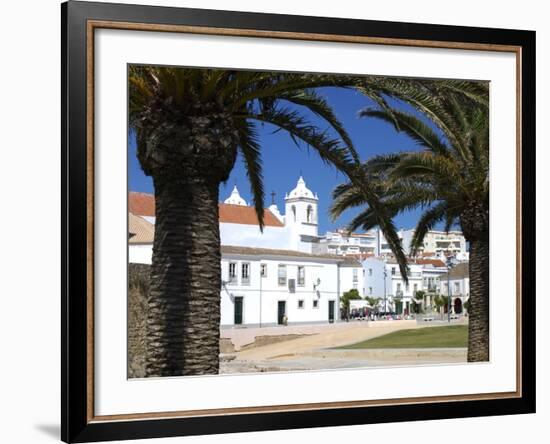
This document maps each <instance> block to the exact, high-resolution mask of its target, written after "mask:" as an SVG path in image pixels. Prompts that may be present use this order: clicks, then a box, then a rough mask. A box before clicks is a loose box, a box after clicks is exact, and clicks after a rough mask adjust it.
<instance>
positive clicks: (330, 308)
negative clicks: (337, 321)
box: [328, 301, 335, 324]
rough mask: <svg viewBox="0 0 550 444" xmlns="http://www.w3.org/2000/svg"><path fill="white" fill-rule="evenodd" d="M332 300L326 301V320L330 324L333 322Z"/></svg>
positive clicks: (333, 304) (333, 303)
mask: <svg viewBox="0 0 550 444" xmlns="http://www.w3.org/2000/svg"><path fill="white" fill-rule="evenodd" d="M334 306H335V302H334V301H328V322H329V323H330V324H332V323H333V322H334Z"/></svg>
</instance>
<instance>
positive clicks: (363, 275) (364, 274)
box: [363, 268, 365, 277]
mask: <svg viewBox="0 0 550 444" xmlns="http://www.w3.org/2000/svg"><path fill="white" fill-rule="evenodd" d="M363 277H365V269H364V268H363Z"/></svg>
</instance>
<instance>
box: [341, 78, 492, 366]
mask: <svg viewBox="0 0 550 444" xmlns="http://www.w3.org/2000/svg"><path fill="white" fill-rule="evenodd" d="M363 92H364V93H365V94H367V95H369V97H371V98H375V100H376V101H377V104H378V106H376V107H373V108H368V109H365V110H362V111H361V113H360V115H361V116H363V117H370V118H376V119H381V120H383V121H386V122H388V123H390V124H392V125H394V127H395V129H396V130H397V131H401V132H404V133H405V134H407V135H408V136H410V137H411V138H412V139H413V140H414V141H415V142H416V143H417V144H418V145H419V147H420V148H421V150H420V151H415V152H399V153H396V154H391V155H382V156H375V157H373V158H371V159H369V160H368V161H367V162H365V163H364V164H363V165H362V167H361V174H357V175H356V176H355V177H354V178H352V180H351V181H350V182H349V183H346V184H342V185H340V186H338V187H337V188H336V189H335V191H334V199H335V200H334V203H333V206H332V209H331V212H332V215H333V217H338V216H339V215H340V214H341V213H342V212H343V211H345V210H346V209H348V208H352V207H365V206H367V208H366V209H365V210H364V211H361V212H360V213H359V214H358V215H357V216H356V217H355V218H354V219H353V220H352V222H351V223H350V226H349V227H348V228H349V229H351V230H354V229H358V228H363V229H371V228H372V227H374V226H376V225H377V220H378V219H379V218H380V215H379V214H377V213H378V211H377V208H375V207H373V206H372V205H371V202H370V200H371V199H370V196H369V195H367V194H366V193H365V188H367V187H368V188H370V189H371V191H374V192H375V193H376V194H377V196H378V197H379V202H377V203H376V204H377V205H378V206H380V205H381V206H382V207H383V208H384V210H385V212H386V214H385V215H384V217H390V218H393V217H394V216H395V215H397V214H398V213H400V212H402V211H405V210H410V209H413V208H418V207H420V208H422V209H423V210H424V211H423V213H422V215H421V217H420V219H419V221H418V223H417V226H416V228H415V234H414V236H413V239H412V243H411V251H410V254H411V255H413V256H414V255H416V254H417V252H418V250H419V249H420V248H421V247H422V245H423V240H424V236H425V235H426V233H427V232H428V231H429V230H431V229H433V228H434V227H435V226H436V224H438V223H444V226H445V230H446V231H449V230H450V229H451V227H453V226H455V225H459V226H460V227H461V229H462V232H463V234H464V237H465V238H466V240H467V241H468V242H469V245H470V265H469V274H470V288H471V290H470V301H471V303H470V310H469V313H470V316H469V339H468V361H470V362H474V361H487V360H488V359H489V282H488V277H489V118H488V114H489V113H488V101H489V92H488V84H487V83H486V82H464V81H452V80H441V81H435V80H407V79H381V78H375V79H370V82H369V84H368V85H367V86H366V87H364V88H363ZM386 96H392V97H394V98H397V99H401V100H404V101H406V102H408V103H409V104H411V105H413V106H414V107H415V108H416V109H417V110H419V111H421V112H422V113H423V114H425V115H426V116H427V117H429V118H430V119H431V120H432V122H433V123H435V125H436V126H437V128H438V129H439V131H436V130H434V129H432V127H431V126H430V125H428V124H427V123H425V122H424V121H423V120H422V119H421V118H419V116H418V114H417V113H413V112H406V111H402V110H400V109H397V108H396V106H392V105H390V104H389V103H388V101H387V100H386ZM386 229H387V228H386ZM386 229H384V228H383V231H384V234H385V235H386ZM390 234H391V235H392V236H393V235H394V234H395V233H390ZM390 246H391V247H392V250H394V253H395V254H396V258H397V260H398V262H399V265H400V268H401V271H402V275H403V276H404V279H405V280H406V279H407V263H406V258H405V256H404V255H403V252H402V248H401V246H397V247H395V246H393V245H390Z"/></svg>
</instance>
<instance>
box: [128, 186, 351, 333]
mask: <svg viewBox="0 0 550 444" xmlns="http://www.w3.org/2000/svg"><path fill="white" fill-rule="evenodd" d="M284 201H285V214H284V215H283V214H281V213H280V212H279V210H278V208H277V206H276V205H275V204H272V205H271V206H270V207H269V209H266V210H265V212H264V229H263V232H262V231H260V229H259V225H258V218H257V216H256V212H255V209H254V208H253V207H251V206H249V205H247V203H246V201H245V200H244V199H243V198H242V197H241V196H240V194H239V191H238V189H237V187H234V188H233V190H232V192H231V195H230V196H229V197H228V198H227V199H225V201H224V202H223V203H220V204H219V220H220V235H221V252H222V261H221V272H222V281H223V285H222V288H221V293H220V296H221V324H222V326H233V325H248V326H251V325H252V326H254V325H276V324H280V323H282V322H283V321H284V322H287V323H289V324H296V323H316V322H335V321H337V320H338V319H339V311H340V310H339V305H340V303H339V296H340V289H339V284H340V276H339V264H340V263H341V262H343V259H342V258H340V257H338V256H336V255H328V254H312V249H313V247H312V245H314V244H316V243H317V242H318V239H319V237H318V224H317V220H318V219H317V218H318V201H319V198H318V197H317V195H316V194H314V193H313V192H312V191H311V190H309V189H308V188H307V187H306V184H305V181H304V179H303V178H302V177H300V178H299V180H298V182H297V184H296V187H295V188H294V189H293V190H292V191H290V192H289V193H287V194H286V195H285V199H284ZM129 209H130V216H129V217H130V219H129V222H130V224H129V225H130V227H129V238H130V239H129V245H130V247H129V258H130V262H135V263H148V264H150V263H151V258H152V243H153V233H154V225H153V224H154V215H155V209H154V197H153V196H152V195H147V194H144V193H130V198H129ZM137 216H140V217H137ZM145 219H147V220H145ZM138 230H141V231H147V233H148V235H147V236H139V237H138V236H137V235H136V234H135V233H134V232H136V231H138ZM355 268H356V269H357V270H356V272H358V273H361V272H362V269H361V265H360V264H358V263H357V266H356V267H355ZM344 274H345V278H344V279H345V280H346V282H348V277H347V272H346V273H344ZM346 285H348V284H346ZM349 285H357V288H361V287H362V284H361V283H360V282H359V281H357V282H355V281H354V275H353V271H352V272H351V275H350V277H349Z"/></svg>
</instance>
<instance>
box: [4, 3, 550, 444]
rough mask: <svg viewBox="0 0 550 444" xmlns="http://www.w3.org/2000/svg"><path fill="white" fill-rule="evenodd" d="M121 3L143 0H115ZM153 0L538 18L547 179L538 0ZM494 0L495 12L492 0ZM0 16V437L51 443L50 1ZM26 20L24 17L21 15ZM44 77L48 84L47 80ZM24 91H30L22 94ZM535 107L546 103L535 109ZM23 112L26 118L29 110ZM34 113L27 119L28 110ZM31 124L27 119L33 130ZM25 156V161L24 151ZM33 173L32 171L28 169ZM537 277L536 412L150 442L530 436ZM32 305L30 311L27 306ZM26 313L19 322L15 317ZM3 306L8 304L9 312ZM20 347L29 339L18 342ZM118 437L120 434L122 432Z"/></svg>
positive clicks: (55, 36)
mask: <svg viewBox="0 0 550 444" xmlns="http://www.w3.org/2000/svg"><path fill="white" fill-rule="evenodd" d="M117 2H119V3H143V2H144V1H143V0H117ZM146 3H149V4H158V5H173V6H189V7H199V8H201V7H202V8H218V9H224V8H225V9H227V8H231V9H234V10H252V11H264V12H279V13H293V14H302V15H312V14H314V15H320V16H340V17H356V18H364V19H373V20H395V21H409V22H424V23H443V24H462V25H470V26H490V27H506V28H527V29H537V46H538V49H537V53H538V57H539V59H538V61H537V79H538V80H537V95H538V104H537V106H538V111H539V112H538V114H537V127H538V132H537V147H538V148H537V151H538V153H537V181H538V186H539V190H548V189H550V175H549V174H545V170H546V169H547V168H548V166H549V165H550V150H547V149H545V147H548V146H550V133H549V132H548V131H547V130H546V126H547V125H546V122H547V120H548V112H547V111H546V103H547V101H548V99H549V98H550V84H549V83H548V82H547V79H548V78H549V76H550V65H549V61H550V56H549V55H550V28H549V27H548V23H547V21H548V13H547V11H546V9H547V8H546V4H545V3H544V2H540V1H534V0H524V1H523V2H521V3H520V4H518V2H516V1H514V2H512V1H503V2H499V3H496V2H479V1H477V0H463V1H462V2H461V3H460V4H451V3H448V4H447V3H445V4H443V3H441V2H440V1H437V0H429V1H426V0H425V1H423V0H419V1H417V2H410V1H405V0H395V1H393V2H357V1H353V0H340V1H338V2H330V1H325V2H320V1H313V0H304V1H301V2H296V1H295V0H278V1H277V2H258V1H256V0H234V1H232V2H231V4H230V5H229V4H228V3H227V2H226V1H223V0H165V1H156V0H147V1H146ZM497 5H498V13H496V9H495V8H496V6H497ZM3 13H4V16H5V17H7V18H9V20H5V21H4V23H3V26H2V28H0V33H1V37H2V41H3V42H7V43H6V44H4V45H3V46H2V51H3V56H4V60H6V61H7V60H9V61H10V66H11V67H12V69H9V70H8V69H5V70H1V71H0V83H1V84H2V85H9V87H6V88H4V91H3V106H2V108H1V110H0V113H1V114H2V118H3V122H4V124H3V126H2V129H3V133H2V137H3V146H4V147H9V149H8V150H7V151H6V153H5V154H6V155H7V160H6V163H5V164H6V165H8V167H5V168H4V170H3V173H2V174H1V175H0V189H2V190H3V191H5V192H4V193H3V194H2V201H3V208H9V209H10V211H11V212H12V213H13V214H17V217H6V218H3V219H2V223H3V225H2V228H3V229H4V230H3V232H4V233H9V235H7V236H6V237H5V239H4V244H3V250H4V251H5V252H6V255H5V256H4V257H5V258H9V260H5V263H4V264H3V265H4V267H5V268H4V269H3V274H2V278H3V279H2V295H3V296H4V297H3V309H2V313H5V314H6V315H5V316H3V318H2V322H0V338H1V339H0V341H1V342H0V344H1V346H2V351H3V353H4V356H15V357H16V362H17V365H4V366H2V368H1V377H0V393H2V400H1V401H0V414H1V415H2V417H3V418H5V420H4V421H3V424H2V425H3V428H2V439H3V441H5V442H9V443H12V444H19V443H34V444H43V443H55V442H58V434H59V425H58V424H59V405H60V396H59V390H60V386H59V372H60V364H59V363H60V359H59V356H60V341H59V321H60V306H59V293H60V280H59V275H60V273H59V269H60V248H59V245H60V234H59V233H60V231H59V224H60V214H61V212H60V194H59V188H60V181H59V177H60V158H59V148H58V147H59V140H60V131H59V127H60V124H59V123H60V120H59V115H60V114H59V109H60V101H59V96H60V94H59V76H60V62H59V38H60V32H59V21H60V20H59V1H58V0H29V1H27V2H9V3H6V4H5V5H4V8H3ZM23 23H24V26H23V25H22V24H23ZM36 67H40V82H37V81H36V78H37V77H36V75H37V74H36V73H37V71H36ZM45 85H46V86H45ZM22 91H29V92H32V94H33V97H34V99H33V100H32V113H31V114H29V109H30V108H29V107H30V103H29V100H25V99H23V98H22V97H23V96H22ZM543 111H544V112H543ZM29 116H30V117H31V119H29V118H28V117H29ZM31 120H32V124H30V121H31ZM30 129H31V130H30ZM30 159H32V161H29V160H30ZM30 179H32V180H30ZM537 199H538V201H537V210H538V211H537V231H538V235H539V236H538V241H537V242H538V243H539V248H538V249H537V271H538V274H539V276H543V275H544V270H546V269H548V267H549V265H550V259H549V257H548V255H547V254H546V252H547V251H550V238H549V237H548V236H545V235H544V229H545V227H546V225H547V223H546V221H548V220H549V219H550V203H549V201H548V198H547V194H545V193H543V192H539V193H538V196H537ZM37 215H40V217H41V225H40V227H41V230H42V232H43V233H47V235H45V236H44V237H43V238H42V240H41V248H40V249H33V250H32V251H33V254H34V256H33V262H34V263H35V264H40V266H37V267H35V268H34V270H33V273H34V274H33V276H32V278H29V274H28V267H23V266H21V264H24V263H27V261H28V260H29V249H27V248H22V247H24V246H26V245H27V244H28V243H29V242H30V241H29V233H33V232H35V229H36V216H37ZM543 285H544V280H543V279H539V281H538V282H537V292H536V294H535V295H533V297H534V298H536V299H537V300H538V302H539V310H538V313H537V318H538V319H537V321H538V322H537V336H538V341H537V352H538V359H537V368H538V371H537V374H538V378H537V379H538V381H537V384H538V386H537V392H538V413H537V414H536V415H521V416H502V417H484V418H465V419H453V420H442V421H430V422H424V421H419V422H409V423H388V424H376V425H368V426H348V427H329V428H317V429H304V430H285V431H277V432H256V433H247V434H243V433H240V434H232V435H224V436H223V437H220V436H216V435H212V436H202V437H186V438H174V439H157V440H151V441H143V442H151V443H155V444H157V443H159V444H160V443H162V444H164V443H166V444H170V443H185V444H214V443H218V442H219V441H220V439H223V441H224V442H225V443H228V444H236V443H239V444H248V443H257V442H259V441H261V442H262V444H279V443H281V442H289V443H290V442H315V443H319V444H322V443H333V442H339V443H340V442H341V443H344V442H345V443H349V444H352V443H364V442H365V440H367V439H369V438H370V439H373V440H376V439H381V437H383V440H384V442H385V443H386V444H402V443H403V441H404V440H406V441H407V442H408V443H414V444H416V443H422V444H439V443H441V442H442V441H444V442H445V443H446V444H464V442H465V441H466V440H471V439H472V438H474V439H476V440H490V441H491V442H495V443H496V442H498V443H503V444H507V443H518V442H522V441H525V439H526V437H527V436H546V435H547V424H548V421H549V420H550V403H549V402H548V399H549V398H550V382H549V380H548V378H545V375H547V374H548V372H549V371H550V350H549V348H548V342H547V340H544V339H547V338H549V337H550V323H549V322H545V318H546V313H545V310H544V306H543V305H542V302H543V297H544V295H545V293H546V292H545V290H544V288H543ZM29 304H31V305H32V310H29V309H28V307H29ZM23 312H24V313H25V314H26V316H25V325H32V326H33V328H32V329H27V328H23V327H24V326H23V325H22V323H21V319H22V318H21V316H19V315H18V314H20V313H23ZM7 314H10V315H7ZM21 350H32V353H22V352H21ZM119 442H120V441H119Z"/></svg>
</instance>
